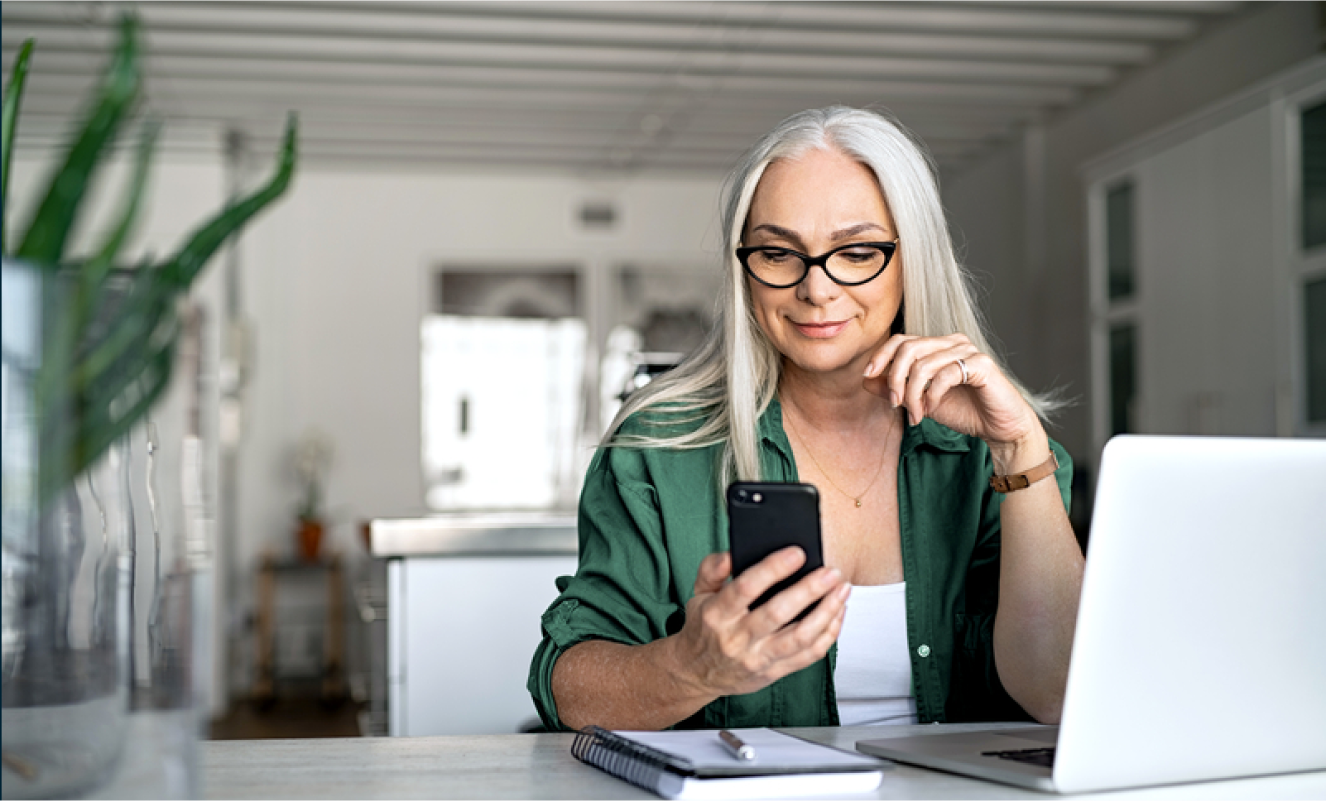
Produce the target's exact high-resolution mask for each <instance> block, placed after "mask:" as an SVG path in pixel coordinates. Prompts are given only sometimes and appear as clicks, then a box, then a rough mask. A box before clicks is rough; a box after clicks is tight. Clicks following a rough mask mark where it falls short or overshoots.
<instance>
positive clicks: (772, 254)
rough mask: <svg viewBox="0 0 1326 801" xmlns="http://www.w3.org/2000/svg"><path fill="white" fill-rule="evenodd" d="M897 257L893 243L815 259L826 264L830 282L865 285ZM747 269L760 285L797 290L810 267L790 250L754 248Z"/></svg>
mask: <svg viewBox="0 0 1326 801" xmlns="http://www.w3.org/2000/svg"><path fill="white" fill-rule="evenodd" d="M892 255H893V247H892V245H891V243H890V244H889V245H888V246H886V245H884V244H864V243H863V244H857V245H849V246H847V247H844V248H840V249H838V250H834V251H830V252H829V253H827V254H825V255H824V256H820V257H819V258H815V259H811V260H810V261H811V263H815V264H822V265H823V266H824V270H825V272H827V273H828V274H829V278H831V279H833V280H834V281H836V282H838V283H839V284H848V285H851V284H862V283H865V282H867V281H869V280H871V279H872V278H874V277H875V276H876V275H879V273H880V272H882V271H883V270H884V268H885V267H886V266H887V265H888V263H889V258H890V257H891V256H892ZM745 264H746V269H748V270H750V272H751V274H752V275H753V276H754V277H755V278H756V279H757V280H759V281H762V282H763V283H765V284H768V285H770V286H776V287H788V286H793V285H795V284H798V283H800V282H801V280H802V279H803V278H804V277H805V275H806V273H807V272H809V266H808V264H807V261H806V259H805V258H803V257H802V256H801V255H800V254H798V253H797V252H796V251H792V250H788V249H786V248H775V247H768V248H751V249H749V250H748V255H747V257H746V261H745Z"/></svg>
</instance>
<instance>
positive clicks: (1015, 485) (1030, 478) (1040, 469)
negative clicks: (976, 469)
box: [990, 450, 1059, 492]
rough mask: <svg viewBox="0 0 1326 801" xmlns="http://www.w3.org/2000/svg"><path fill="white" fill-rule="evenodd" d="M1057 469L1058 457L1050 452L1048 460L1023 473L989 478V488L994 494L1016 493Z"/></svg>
mask: <svg viewBox="0 0 1326 801" xmlns="http://www.w3.org/2000/svg"><path fill="white" fill-rule="evenodd" d="M1058 469H1059V457H1058V456H1055V455H1054V451H1053V450H1052V451H1050V458H1048V459H1046V460H1045V461H1044V462H1041V463H1040V464H1038V465H1036V466H1035V467H1033V468H1031V469H1030V470H1028V471H1026V472H1025V473H1014V474H1012V475H1010V476H990V487H991V488H992V489H994V491H995V492H1016V491H1018V490H1020V489H1026V488H1027V487H1030V486H1031V485H1032V484H1035V483H1036V482H1037V481H1040V480H1041V479H1042V478H1045V477H1046V476H1048V475H1052V474H1053V473H1054V471H1055V470H1058Z"/></svg>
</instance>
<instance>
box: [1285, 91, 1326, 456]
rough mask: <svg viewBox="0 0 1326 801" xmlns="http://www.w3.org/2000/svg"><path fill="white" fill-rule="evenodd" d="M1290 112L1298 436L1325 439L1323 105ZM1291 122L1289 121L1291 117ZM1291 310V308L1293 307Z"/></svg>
mask: <svg viewBox="0 0 1326 801" xmlns="http://www.w3.org/2000/svg"><path fill="white" fill-rule="evenodd" d="M1291 108H1296V110H1295V111H1294V112H1293V117H1296V118H1297V122H1298V135H1299V141H1298V147H1297V148H1294V149H1293V151H1294V152H1291V159H1290V164H1291V165H1293V158H1292V156H1294V155H1297V156H1298V164H1297V165H1295V166H1291V171H1296V172H1297V173H1298V176H1297V177H1298V182H1297V183H1298V193H1297V194H1298V196H1297V197H1296V198H1294V200H1295V201H1296V202H1297V205H1298V209H1297V214H1296V215H1294V216H1297V218H1298V221H1299V231H1298V235H1297V236H1296V237H1295V239H1296V240H1297V241H1296V242H1295V243H1294V244H1295V245H1296V246H1297V247H1295V248H1293V249H1292V250H1291V253H1290V260H1291V268H1290V274H1291V276H1292V279H1291V280H1292V281H1293V287H1294V293H1295V294H1296V296H1297V297H1296V299H1295V300H1294V302H1293V304H1292V307H1297V308H1295V309H1294V312H1295V313H1296V314H1301V315H1302V319H1301V321H1299V322H1298V324H1296V325H1294V326H1293V328H1294V329H1296V330H1294V331H1293V333H1294V335H1295V336H1296V337H1298V336H1301V337H1302V339H1301V340H1299V342H1298V343H1297V354H1298V355H1297V356H1296V358H1295V361H1296V362H1297V364H1296V365H1294V368H1293V372H1294V375H1295V376H1296V381H1295V383H1296V384H1297V385H1298V387H1299V390H1298V398H1299V404H1300V405H1299V412H1298V415H1297V420H1298V427H1299V429H1298V430H1299V431H1301V432H1302V433H1308V434H1315V435H1321V434H1326V247H1323V246H1326V100H1323V98H1322V97H1321V96H1320V95H1318V96H1316V97H1312V96H1311V95H1308V96H1306V97H1304V98H1303V99H1302V100H1301V101H1300V102H1299V103H1298V104H1296V107H1291ZM1291 119H1292V118H1291ZM1292 307H1291V308H1292Z"/></svg>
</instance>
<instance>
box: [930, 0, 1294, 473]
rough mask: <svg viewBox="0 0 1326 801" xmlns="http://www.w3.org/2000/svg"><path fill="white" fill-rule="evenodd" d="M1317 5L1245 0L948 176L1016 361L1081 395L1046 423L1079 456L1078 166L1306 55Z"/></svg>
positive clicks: (1081, 246)
mask: <svg viewBox="0 0 1326 801" xmlns="http://www.w3.org/2000/svg"><path fill="white" fill-rule="evenodd" d="M1318 13H1319V12H1318V6H1317V4H1314V3H1251V4H1248V7H1247V8H1246V9H1245V10H1244V11H1242V12H1240V13H1238V14H1237V15H1235V16H1234V17H1232V18H1230V19H1228V20H1226V21H1224V22H1221V23H1219V24H1218V25H1217V26H1216V27H1214V28H1213V29H1212V30H1210V31H1208V32H1206V33H1205V34H1204V35H1203V36H1201V37H1199V38H1198V39H1196V40H1194V41H1193V42H1191V43H1189V44H1187V45H1184V46H1182V47H1180V48H1178V49H1176V50H1175V51H1174V52H1172V53H1169V54H1167V55H1166V56H1165V57H1164V58H1163V59H1162V60H1161V61H1159V62H1158V63H1156V64H1154V65H1151V66H1148V67H1145V68H1143V69H1140V70H1139V71H1138V72H1137V73H1136V74H1135V75H1133V76H1131V77H1130V78H1128V79H1127V80H1125V81H1124V82H1123V83H1122V84H1121V85H1119V86H1118V87H1116V88H1114V89H1112V90H1110V91H1109V92H1107V93H1104V94H1102V95H1101V96H1100V97H1099V98H1097V99H1095V100H1094V101H1092V102H1090V103H1088V104H1087V105H1085V106H1084V107H1082V108H1081V109H1078V110H1075V111H1073V112H1071V113H1068V114H1065V115H1062V116H1060V117H1058V118H1051V119H1048V120H1045V121H1044V122H1043V123H1042V124H1041V126H1040V130H1039V131H1037V130H1036V129H1035V128H1033V129H1031V130H1029V131H1028V132H1027V133H1026V135H1025V136H1024V138H1023V141H1021V142H1014V143H1011V144H1009V145H1007V146H1005V147H1004V148H1002V149H1000V150H999V151H997V152H995V153H993V154H991V155H990V156H989V157H988V158H986V159H984V160H983V161H982V162H981V163H979V164H977V165H974V166H973V167H972V168H971V169H969V170H966V171H964V172H963V173H962V174H960V175H955V176H946V182H945V186H944V198H945V202H946V204H947V206H948V208H949V210H950V218H951V220H952V222H953V225H954V228H955V231H957V232H958V234H959V237H960V239H965V241H966V243H967V256H968V262H969V263H970V264H971V265H972V266H973V267H975V268H976V269H977V270H980V271H983V272H986V273H989V274H991V275H992V276H993V284H994V285H993V289H992V294H991V302H990V304H989V309H990V317H991V321H992V324H993V326H994V328H995V333H996V334H997V336H998V337H999V338H1000V339H1002V340H1003V341H1004V342H1005V344H1006V346H1007V348H1008V350H1009V351H1010V353H1011V358H1010V363H1011V365H1012V368H1013V370H1014V372H1015V373H1017V374H1018V376H1019V377H1021V378H1022V379H1023V380H1024V381H1026V382H1027V383H1028V384H1030V385H1031V386H1032V387H1033V388H1036V389H1048V388H1049V387H1051V386H1062V387H1065V388H1066V390H1067V393H1068V395H1070V396H1075V397H1077V398H1078V399H1079V403H1078V404H1077V405H1076V406H1074V407H1072V408H1070V409H1068V410H1067V411H1065V412H1064V413H1063V414H1062V416H1061V418H1060V420H1059V426H1058V427H1057V428H1055V429H1054V430H1052V431H1051V435H1052V436H1054V437H1056V438H1057V439H1059V440H1060V441H1061V442H1062V443H1063V444H1064V446H1065V447H1067V448H1068V450H1069V451H1070V453H1072V454H1073V455H1074V457H1075V458H1076V459H1078V460H1079V462H1080V463H1082V464H1084V466H1087V467H1092V466H1094V463H1095V460H1096V458H1097V456H1098V454H1096V453H1095V452H1094V448H1093V444H1092V435H1091V409H1090V405H1089V401H1090V391H1091V384H1090V367H1089V364H1090V360H1089V347H1088V327H1089V316H1088V307H1087V302H1088V299H1087V286H1086V278H1087V225H1086V223H1087V215H1086V205H1085V196H1086V187H1085V183H1084V178H1083V174H1082V169H1083V166H1084V165H1085V164H1086V162H1088V161H1089V160H1091V159H1093V158H1095V157H1098V156H1100V155H1101V154H1103V153H1106V152H1107V151H1110V150H1112V149H1114V148H1117V147H1119V146H1120V145H1122V144H1124V143H1125V142H1128V141H1129V140H1132V139H1134V138H1136V137H1139V136H1142V135H1144V134H1146V133H1148V132H1150V131H1153V130H1155V129H1157V128H1160V127H1162V126H1165V125H1167V124H1169V123H1172V122H1174V121H1175V120H1178V119H1180V118H1182V117H1184V116H1186V115H1189V114H1192V113H1194V112H1196V111H1197V110H1199V109H1201V108H1203V107H1206V106H1208V105H1209V104H1212V103H1215V102H1217V101H1219V100H1222V99H1224V98H1226V97H1229V96H1231V95H1233V94H1236V93H1237V92H1239V91H1240V90H1243V89H1246V88H1248V87H1250V86H1252V85H1254V84H1257V83H1258V82H1260V81H1262V80H1264V79H1266V78H1268V77H1270V76H1272V75H1274V74H1275V73H1277V72H1279V71H1281V70H1284V69H1287V68H1289V67H1291V66H1293V65H1295V64H1297V63H1300V62H1302V61H1303V60H1305V59H1307V58H1309V57H1310V56H1312V55H1313V54H1314V53H1316V52H1318V49H1319V46H1320V34H1319V30H1320V25H1319V21H1318ZM1238 158H1240V156H1235V157H1234V159H1235V160H1238ZM1254 166H1255V165H1254ZM1038 198H1043V200H1038Z"/></svg>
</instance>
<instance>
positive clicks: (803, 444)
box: [783, 413, 898, 509]
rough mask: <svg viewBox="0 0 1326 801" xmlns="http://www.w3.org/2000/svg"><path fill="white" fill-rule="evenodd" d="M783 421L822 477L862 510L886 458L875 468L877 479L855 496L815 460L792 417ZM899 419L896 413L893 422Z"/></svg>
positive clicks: (785, 417) (890, 431) (891, 429)
mask: <svg viewBox="0 0 1326 801" xmlns="http://www.w3.org/2000/svg"><path fill="white" fill-rule="evenodd" d="M783 419H785V420H787V427H788V430H789V431H791V432H792V434H793V435H795V436H796V438H797V441H798V442H800V443H801V447H803V448H805V449H806V455H807V456H809V457H810V461H811V462H813V463H814V465H815V467H817V468H818V469H819V471H820V475H822V476H824V477H825V478H827V479H828V480H829V483H830V484H832V485H833V488H834V489H836V490H838V491H839V492H841V493H842V494H844V495H846V496H847V497H849V498H851V499H852V500H853V501H855V502H856V508H858V509H860V508H861V499H862V498H864V497H866V493H868V492H870V488H871V487H873V486H875V482H876V481H879V476H880V474H881V473H883V472H884V462H885V461H886V458H881V459H880V460H879V467H877V468H875V477H874V478H872V479H870V483H869V484H867V485H866V488H865V489H863V490H861V494H860V495H853V494H852V493H850V492H848V491H847V490H845V489H843V488H842V487H840V486H838V482H837V481H834V480H833V477H832V476H830V475H829V472H828V471H827V470H825V469H824V467H823V466H822V465H821V464H820V461H819V459H816V458H815V454H814V452H812V451H811V450H810V446H809V445H807V444H806V440H805V438H804V437H802V436H801V432H799V431H797V429H796V426H795V425H793V424H792V417H791V415H786V416H784V418H783ZM897 419H898V416H897V413H894V416H893V421H897ZM893 421H891V422H890V423H889V434H892V433H893ZM885 441H886V442H887V441H888V435H885ZM884 452H885V457H887V455H888V449H887V448H885V451H884Z"/></svg>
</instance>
